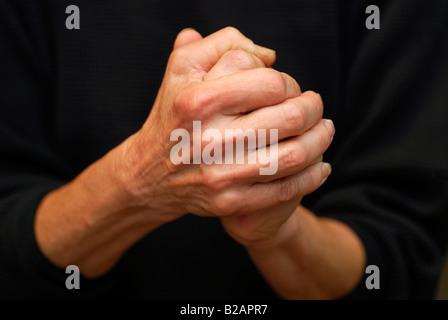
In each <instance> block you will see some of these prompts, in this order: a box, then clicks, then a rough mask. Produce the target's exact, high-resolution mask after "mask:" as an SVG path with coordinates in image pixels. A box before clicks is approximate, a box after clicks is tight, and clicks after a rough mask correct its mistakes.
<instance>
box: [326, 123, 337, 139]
mask: <svg viewBox="0 0 448 320" xmlns="http://www.w3.org/2000/svg"><path fill="white" fill-rule="evenodd" d="M325 126H326V127H327V130H328V133H329V134H330V136H334V133H335V129H334V124H333V121H331V120H325Z"/></svg>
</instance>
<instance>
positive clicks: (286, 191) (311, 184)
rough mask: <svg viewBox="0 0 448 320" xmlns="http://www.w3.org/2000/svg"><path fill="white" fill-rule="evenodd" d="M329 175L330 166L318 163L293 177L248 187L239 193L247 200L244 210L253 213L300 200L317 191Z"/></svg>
mask: <svg viewBox="0 0 448 320" xmlns="http://www.w3.org/2000/svg"><path fill="white" fill-rule="evenodd" d="M330 173H331V166H330V164H328V163H323V162H319V163H317V164H314V165H312V166H310V167H308V168H306V169H305V170H303V171H301V172H299V173H296V174H294V175H291V176H287V177H284V178H281V179H277V180H274V181H271V182H267V183H257V184H254V185H252V186H248V187H247V188H246V189H245V190H243V191H241V196H242V197H243V198H244V199H247V201H246V204H245V209H247V211H255V210H259V209H262V208H267V207H272V206H274V205H277V204H279V203H283V202H287V201H291V200H294V199H298V198H301V197H303V196H305V195H307V194H310V193H311V192H313V191H315V190H317V189H318V188H319V187H320V186H321V185H322V184H323V183H324V182H325V181H326V180H327V178H328V176H329V175H330Z"/></svg>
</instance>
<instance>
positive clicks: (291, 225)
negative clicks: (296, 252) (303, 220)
mask: <svg viewBox="0 0 448 320" xmlns="http://www.w3.org/2000/svg"><path fill="white" fill-rule="evenodd" d="M300 228H301V226H300V216H299V214H298V213H297V212H296V211H295V212H293V213H292V214H291V216H290V217H289V218H288V219H287V220H286V221H285V222H284V223H283V224H282V225H281V226H280V227H279V228H277V229H276V231H275V232H274V233H271V234H270V235H269V236H268V237H265V238H263V239H259V240H257V241H251V242H248V243H246V244H245V247H246V249H247V250H249V251H252V252H259V253H263V252H267V251H275V250H285V249H287V248H288V247H289V246H290V245H291V243H295V244H300V241H301V239H300V238H299V236H300V234H301V231H300ZM300 247H301V246H300Z"/></svg>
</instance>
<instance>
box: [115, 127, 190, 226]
mask: <svg viewBox="0 0 448 320" xmlns="http://www.w3.org/2000/svg"><path fill="white" fill-rule="evenodd" d="M147 136H148V134H146V133H145V132H142V130H141V131H139V132H137V133H135V134H134V135H132V136H130V137H129V138H128V139H126V140H125V141H124V142H123V143H122V144H120V145H119V146H118V147H117V148H115V149H114V150H112V151H111V152H110V153H111V155H110V158H111V162H110V163H111V168H110V173H111V175H112V177H113V178H112V179H113V181H115V182H114V183H116V187H117V190H119V191H120V192H121V195H120V197H119V198H120V199H122V201H124V204H125V205H126V206H127V207H128V208H130V209H132V210H134V211H135V210H140V211H144V212H146V215H147V216H148V218H149V219H150V220H151V222H160V223H162V224H163V223H167V222H170V221H172V220H175V219H178V218H180V217H181V216H182V215H185V214H187V213H188V212H186V211H185V209H184V208H185V205H183V203H181V201H180V199H179V198H178V197H176V196H175V195H173V194H172V189H173V188H171V187H170V186H169V184H168V183H167V182H168V181H170V179H169V177H168V175H169V174H170V173H171V171H170V167H169V164H167V163H166V161H165V160H164V158H163V156H162V155H163V154H164V149H163V147H161V146H160V145H158V144H157V143H151V142H150V141H147V140H148V139H147ZM148 146H150V147H148Z"/></svg>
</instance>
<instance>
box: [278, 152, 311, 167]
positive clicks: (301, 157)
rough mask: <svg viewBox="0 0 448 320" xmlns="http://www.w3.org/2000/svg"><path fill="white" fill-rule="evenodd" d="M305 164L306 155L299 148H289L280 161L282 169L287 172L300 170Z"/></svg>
mask: <svg viewBox="0 0 448 320" xmlns="http://www.w3.org/2000/svg"><path fill="white" fill-rule="evenodd" d="M305 163H306V155H305V152H304V151H303V150H302V148H300V147H295V148H291V150H289V151H288V152H287V153H286V154H285V156H284V157H283V158H282V160H281V164H282V168H284V169H286V170H289V171H298V170H301V169H303V167H304V165H305Z"/></svg>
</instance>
